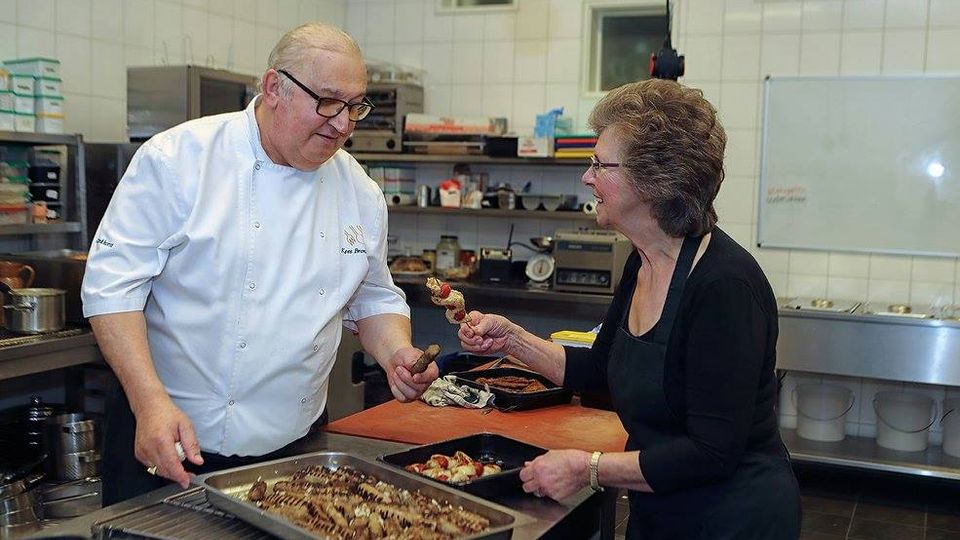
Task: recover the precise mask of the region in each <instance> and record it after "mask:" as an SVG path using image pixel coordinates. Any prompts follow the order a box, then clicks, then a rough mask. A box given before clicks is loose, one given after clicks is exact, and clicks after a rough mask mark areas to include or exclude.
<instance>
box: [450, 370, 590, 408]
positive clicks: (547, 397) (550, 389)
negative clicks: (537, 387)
mask: <svg viewBox="0 0 960 540" xmlns="http://www.w3.org/2000/svg"><path fill="white" fill-rule="evenodd" d="M453 375H456V377H457V382H458V383H460V384H465V385H467V386H471V387H473V388H478V389H480V390H483V389H484V388H485V386H484V385H482V384H480V383H478V382H477V379H479V378H481V377H505V376H514V377H525V378H527V379H536V380H538V381H540V382H541V383H543V385H544V386H546V387H547V389H546V390H543V391H540V392H527V393H522V392H512V391H510V390H502V389H500V388H494V387H492V386H491V387H490V392H492V393H493V395H494V396H496V399H494V400H493V405H494V407H496V408H497V409H500V410H501V411H523V410H527V409H539V408H541V407H551V406H553V405H563V404H564V403H570V399H571V398H572V397H573V392H571V391H570V390H567V389H566V388H563V387H561V386H557V385H555V384H553V382H552V381H551V380H550V379H548V378H546V377H544V376H543V375H541V374H539V373H537V372H535V371H529V370H526V369H519V368H511V367H502V368H493V369H480V370H476V371H461V372H459V373H454V374H453Z"/></svg>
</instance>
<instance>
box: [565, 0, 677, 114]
mask: <svg viewBox="0 0 960 540" xmlns="http://www.w3.org/2000/svg"><path fill="white" fill-rule="evenodd" d="M670 13H671V15H673V16H676V13H677V12H676V10H675V8H674V6H671V10H670ZM654 15H656V16H661V17H664V18H666V15H667V10H666V6H665V5H664V3H663V1H662V0H619V1H618V0H586V1H585V2H584V3H583V33H582V35H583V36H584V37H583V40H582V42H581V63H580V73H581V77H580V95H581V97H584V98H593V99H599V98H601V97H603V96H605V95H606V94H607V91H606V90H600V54H601V51H602V50H603V47H602V45H603V33H602V31H601V29H602V28H603V19H605V18H606V17H611V16H612V17H636V16H641V17H646V16H654ZM674 28H675V25H674ZM664 37H666V36H664Z"/></svg>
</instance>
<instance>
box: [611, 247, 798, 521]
mask: <svg viewBox="0 0 960 540" xmlns="http://www.w3.org/2000/svg"><path fill="white" fill-rule="evenodd" d="M701 238H702V237H701ZM701 238H694V237H687V238H685V239H684V241H683V246H682V247H681V248H680V256H679V257H678V258H677V265H676V268H675V269H674V272H673V276H672V278H671V280H670V288H669V289H668V291H667V299H666V302H665V303H664V307H663V313H662V314H661V316H660V320H659V321H658V322H657V323H656V326H655V327H654V329H653V331H652V332H651V333H652V334H653V336H652V341H647V340H645V339H644V338H649V337H650V333H648V334H646V335H645V336H643V338H638V337H635V336H633V335H632V334H630V332H629V330H628V329H627V328H628V327H627V323H626V321H627V317H628V316H629V313H630V308H629V306H630V303H629V302H628V303H627V306H628V307H627V309H625V310H624V314H623V318H622V319H621V320H620V324H619V325H618V327H617V334H616V337H615V338H614V342H613V346H612V347H611V351H610V358H609V364H608V370H607V377H608V380H607V384H608V386H609V388H610V397H611V400H612V402H613V406H614V410H615V411H617V415H618V416H619V417H620V421H621V422H622V423H623V426H624V428H625V429H626V430H627V434H628V438H627V447H626V450H627V451H634V450H639V451H641V452H643V450H644V449H646V448H649V447H652V446H657V445H660V444H664V443H666V442H669V441H671V440H674V439H677V438H680V437H684V436H685V433H684V421H683V418H681V416H680V415H678V414H677V413H676V412H675V411H673V410H672V409H671V407H670V405H669V403H667V400H666V397H665V395H664V363H665V361H666V350H667V342H668V340H669V338H670V331H671V329H672V328H673V323H674V320H675V319H676V317H677V311H678V310H679V307H680V299H681V297H682V296H683V289H684V286H685V285H686V282H687V275H688V274H689V273H690V269H691V268H692V267H693V259H694V256H695V255H696V253H697V248H698V247H699V246H700V241H701ZM628 298H629V297H628ZM629 499H630V520H629V522H628V524H627V535H626V537H627V540H637V539H641V538H643V539H648V538H649V539H668V538H670V539H674V538H683V539H686V538H696V539H704V540H706V539H709V540H719V539H741V538H744V539H746V538H756V539H771V540H774V539H775V540H789V539H794V538H798V537H799V535H800V501H799V495H798V490H797V484H796V479H795V478H794V476H793V471H792V470H791V468H790V463H789V460H788V459H787V458H786V457H785V456H775V455H766V454H750V453H747V454H745V455H744V457H743V460H742V461H741V463H740V465H739V467H738V468H737V471H736V472H735V473H734V474H733V476H732V477H731V478H729V479H728V480H726V481H724V482H721V483H718V484H712V485H708V486H702V487H697V488H692V489H687V490H681V491H678V492H674V493H668V494H656V493H641V492H637V491H630V492H629Z"/></svg>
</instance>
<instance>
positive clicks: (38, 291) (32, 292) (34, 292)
mask: <svg viewBox="0 0 960 540" xmlns="http://www.w3.org/2000/svg"><path fill="white" fill-rule="evenodd" d="M10 294H11V295H13V296H60V295H63V294H67V291H65V290H63V289H48V288H45V287H30V288H27V289H11V290H10Z"/></svg>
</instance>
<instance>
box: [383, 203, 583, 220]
mask: <svg viewBox="0 0 960 540" xmlns="http://www.w3.org/2000/svg"><path fill="white" fill-rule="evenodd" d="M387 211H388V212H390V213H392V214H428V215H438V216H471V217H492V218H527V219H554V220H575V221H590V222H593V221H596V219H597V217H596V216H594V215H591V214H584V213H583V212H571V211H561V210H558V211H556V212H547V211H540V210H506V209H500V208H481V209H479V210H475V209H472V208H441V207H439V206H428V207H426V208H420V207H418V206H390V207H387Z"/></svg>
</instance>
